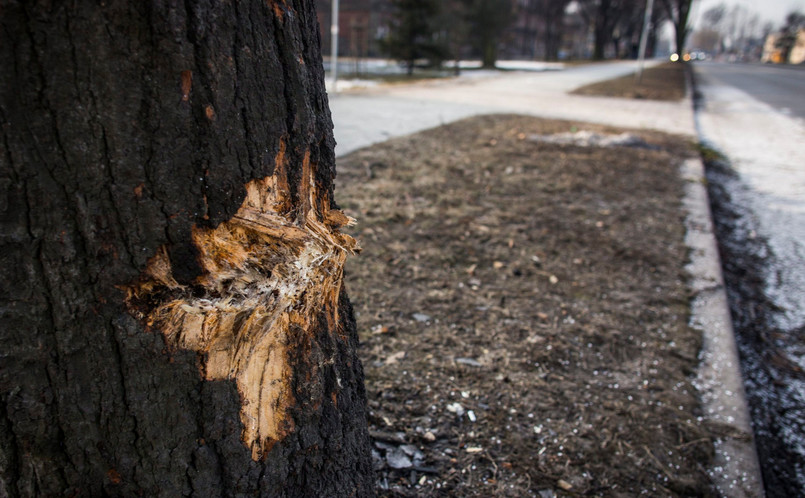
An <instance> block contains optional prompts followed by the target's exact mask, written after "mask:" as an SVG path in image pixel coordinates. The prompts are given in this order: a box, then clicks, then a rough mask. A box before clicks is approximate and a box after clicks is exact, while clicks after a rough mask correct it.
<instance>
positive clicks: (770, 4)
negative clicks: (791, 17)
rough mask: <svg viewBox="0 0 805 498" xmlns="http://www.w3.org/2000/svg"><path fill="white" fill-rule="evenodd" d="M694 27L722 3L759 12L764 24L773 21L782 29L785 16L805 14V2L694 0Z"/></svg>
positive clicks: (800, 0)
mask: <svg viewBox="0 0 805 498" xmlns="http://www.w3.org/2000/svg"><path fill="white" fill-rule="evenodd" d="M693 1H694V7H693V15H692V18H693V25H694V26H698V24H699V20H700V18H701V15H702V13H703V12H705V11H706V10H708V9H710V8H712V7H715V6H716V5H718V4H720V3H725V4H727V5H729V6H732V5H736V4H738V5H743V6H744V7H745V8H746V9H747V10H749V11H752V12H757V13H758V14H759V15H760V17H761V18H762V19H763V21H764V22H766V21H771V22H773V23H774V25H775V27H780V26H781V25H782V24H783V21H785V16H786V15H787V14H788V13H789V12H791V11H792V10H800V11H801V12H805V0H693Z"/></svg>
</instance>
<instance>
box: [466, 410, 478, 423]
mask: <svg viewBox="0 0 805 498" xmlns="http://www.w3.org/2000/svg"><path fill="white" fill-rule="evenodd" d="M467 418H469V419H470V422H475V421H476V420H478V419H477V418H476V417H475V412H474V411H472V410H470V411H468V412H467Z"/></svg>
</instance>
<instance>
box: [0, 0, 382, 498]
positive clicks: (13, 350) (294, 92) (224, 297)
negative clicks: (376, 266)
mask: <svg viewBox="0 0 805 498" xmlns="http://www.w3.org/2000/svg"><path fill="white" fill-rule="evenodd" d="M0 12H2V16H0V22H1V23H2V33H0V68H2V71H0V92H2V95H1V96H0V125H1V126H2V142H0V188H2V191H3V194H2V197H0V257H2V265H0V272H2V276H1V277H0V279H1V280H2V282H3V283H2V288H0V310H1V311H0V312H1V313H2V324H1V325H0V496H56V495H59V496H61V495H68V496H100V495H116V496H135V495H145V496H185V495H191V494H192V495H195V496H233V495H243V496H367V495H372V494H373V493H372V485H373V479H372V467H371V458H370V447H369V440H368V434H367V430H366V414H365V403H366V400H365V393H364V389H363V373H362V370H361V366H360V363H359V361H358V358H357V355H356V346H357V334H356V331H355V322H354V319H353V316H352V309H351V307H350V304H349V301H348V300H347V297H346V294H345V292H344V289H343V281H342V277H343V265H344V260H345V258H346V257H347V255H349V254H350V253H353V252H355V251H357V247H356V243H355V241H354V240H352V239H351V238H350V237H349V236H347V235H345V234H342V233H341V232H340V227H342V226H343V225H345V224H347V223H348V222H349V221H350V220H349V218H348V217H347V216H345V215H344V214H343V213H342V212H341V211H339V210H338V209H337V206H336V205H335V202H334V200H333V185H334V176H335V169H334V168H335V157H334V153H333V148H334V141H333V137H332V124H331V119H330V114H329V109H328V104H327V98H326V94H325V90H324V73H323V70H322V65H321V56H320V53H319V50H320V48H319V39H318V34H317V33H318V23H317V20H316V15H315V12H314V4H313V2H310V1H301V0H287V1H286V0H268V1H261V2H217V1H202V0H199V1H193V0H183V1H178V0H169V1H164V0H160V1H157V0H149V1H142V2H140V1H137V2H131V1H124V0H107V1H106V2H86V1H79V2H66V1H65V2H62V1H41V2H17V1H13V0H0Z"/></svg>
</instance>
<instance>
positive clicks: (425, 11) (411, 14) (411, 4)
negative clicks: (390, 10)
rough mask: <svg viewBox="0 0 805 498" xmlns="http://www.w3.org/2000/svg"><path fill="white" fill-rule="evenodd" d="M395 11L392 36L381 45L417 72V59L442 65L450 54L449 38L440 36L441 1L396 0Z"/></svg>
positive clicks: (410, 72) (410, 70) (407, 67)
mask: <svg viewBox="0 0 805 498" xmlns="http://www.w3.org/2000/svg"><path fill="white" fill-rule="evenodd" d="M393 6H394V14H393V17H392V21H391V27H390V28H391V29H390V32H389V35H388V37H386V39H385V40H383V42H382V43H381V48H382V49H383V51H384V52H386V53H387V54H388V55H389V56H390V57H392V58H393V59H396V60H398V61H400V62H403V63H405V66H406V70H407V73H408V74H409V75H410V74H413V72H414V65H415V63H416V60H417V59H427V60H428V61H429V64H431V65H436V66H438V65H441V63H442V61H444V60H445V59H446V58H447V57H448V50H447V47H446V40H445V39H444V38H443V37H441V38H440V36H439V31H440V30H439V26H438V21H439V20H440V13H441V10H442V6H441V2H439V1H438V0H394V1H393Z"/></svg>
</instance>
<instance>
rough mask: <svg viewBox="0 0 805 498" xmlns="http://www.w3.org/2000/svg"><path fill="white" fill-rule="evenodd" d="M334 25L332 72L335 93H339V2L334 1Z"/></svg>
mask: <svg viewBox="0 0 805 498" xmlns="http://www.w3.org/2000/svg"><path fill="white" fill-rule="evenodd" d="M331 17H332V24H330V36H331V41H330V49H331V51H330V72H332V73H333V93H338V87H337V86H336V83H337V82H338V0H333V13H332V16H331Z"/></svg>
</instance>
